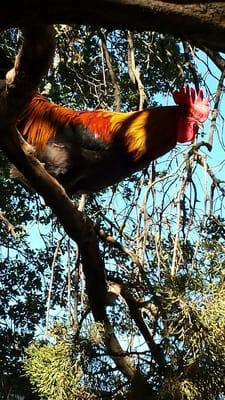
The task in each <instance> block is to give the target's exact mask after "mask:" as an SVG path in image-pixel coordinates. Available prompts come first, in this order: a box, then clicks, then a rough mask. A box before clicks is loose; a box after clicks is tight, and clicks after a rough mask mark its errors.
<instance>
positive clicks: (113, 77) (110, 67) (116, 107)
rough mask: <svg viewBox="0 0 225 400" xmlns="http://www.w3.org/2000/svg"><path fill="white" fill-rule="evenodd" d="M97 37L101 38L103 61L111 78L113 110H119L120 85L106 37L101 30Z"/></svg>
mask: <svg viewBox="0 0 225 400" xmlns="http://www.w3.org/2000/svg"><path fill="white" fill-rule="evenodd" d="M99 37H100V40H101V47H102V51H103V54H104V57H105V61H106V65H107V67H108V70H109V75H110V78H111V82H112V85H113V90H114V110H115V111H120V103H121V99H120V97H121V96H120V86H119V83H118V80H117V78H116V74H115V72H114V67H113V61H112V57H111V54H110V52H109V50H108V47H107V44H106V38H105V35H104V33H103V30H99Z"/></svg>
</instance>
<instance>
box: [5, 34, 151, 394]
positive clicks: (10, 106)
mask: <svg viewBox="0 0 225 400" xmlns="http://www.w3.org/2000/svg"><path fill="white" fill-rule="evenodd" d="M54 46H55V42H54V36H53V32H52V29H51V28H50V27H46V26H32V28H31V27H28V28H26V29H25V40H24V45H23V47H22V49H21V51H20V53H19V55H18V56H17V59H16V63H15V67H14V69H13V70H12V71H10V73H9V74H8V76H7V79H8V81H7V83H8V85H7V87H6V91H5V92H4V93H3V94H2V96H1V97H0V145H1V147H2V149H3V151H4V152H5V154H6V155H7V156H8V158H9V160H10V161H11V162H13V163H14V164H15V166H16V167H17V168H18V169H19V170H20V171H21V173H22V174H24V176H25V177H26V178H27V179H28V180H29V181H30V182H31V183H32V186H33V187H34V189H35V190H36V191H37V192H38V193H39V194H40V195H41V196H43V198H44V200H45V202H46V204H47V205H48V206H50V207H51V209H52V211H53V212H54V213H55V214H56V216H57V217H58V220H59V222H60V223H61V224H62V225H63V227H64V229H65V232H66V233H67V234H68V235H69V236H70V237H71V238H72V239H73V240H74V241H76V242H77V243H78V245H79V249H80V252H81V257H82V262H83V267H84V273H85V277H86V286H87V292H88V297H89V303H90V306H91V310H92V312H93V315H94V318H95V320H96V321H101V322H103V323H104V326H105V338H104V343H105V345H106V347H107V349H108V352H109V354H110V355H111V356H112V358H113V360H114V361H115V363H116V365H117V367H118V368H119V369H120V371H122V372H123V373H124V375H125V376H126V377H127V378H128V379H129V380H130V381H131V382H132V384H133V387H134V390H135V391H136V392H137V393H140V390H142V391H143V399H144V397H145V395H146V399H147V398H149V396H150V395H152V394H153V393H154V392H153V390H152V388H151V386H150V385H149V384H148V383H147V382H146V380H145V378H144V376H143V375H142V374H141V373H140V371H139V370H138V368H136V366H135V365H134V364H133V362H132V361H131V359H130V357H128V356H124V355H123V350H122V347H121V346H120V343H119V342H118V340H117V338H116V336H115V334H114V332H113V330H112V327H111V325H110V323H109V321H108V318H107V315H106V310H105V302H106V292H107V291H106V282H105V275H104V263H103V261H102V259H101V255H100V251H99V247H98V241H97V237H96V234H95V232H94V229H93V227H92V224H91V222H90V221H89V220H88V219H87V218H86V217H85V216H84V215H83V214H81V213H80V212H79V211H78V210H77V209H76V207H74V204H73V202H72V201H71V200H70V199H69V197H68V196H67V194H66V192H65V190H64V189H63V188H62V187H61V185H60V184H59V183H58V182H57V181H56V179H54V178H53V177H52V176H51V175H49V174H48V173H47V171H46V170H45V169H44V168H43V166H42V164H41V163H40V162H39V161H38V160H37V159H36V158H35V157H34V155H33V149H32V148H31V146H30V145H28V143H26V142H25V140H24V139H23V138H22V137H21V136H20V135H19V133H18V132H17V130H16V128H15V124H16V121H17V118H18V115H19V113H20V112H22V111H23V110H24V108H25V107H26V105H27V103H28V102H29V100H30V98H31V96H32V94H33V93H34V92H35V91H36V88H37V85H38V83H39V81H40V79H41V77H42V76H43V75H44V73H46V72H47V69H48V66H49V63H50V60H51V58H52V54H53V51H54ZM144 393H145V395H144ZM136 398H137V399H138V397H137V396H136Z"/></svg>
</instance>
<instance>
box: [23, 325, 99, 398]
mask: <svg viewBox="0 0 225 400" xmlns="http://www.w3.org/2000/svg"><path fill="white" fill-rule="evenodd" d="M54 331H55V333H54ZM52 334H53V338H54V343H50V344H44V343H42V344H40V343H33V344H32V345H31V346H30V347H29V349H28V350H27V355H28V358H27V360H26V361H25V363H24V370H25V372H26V373H27V374H28V375H29V376H30V380H31V383H32V384H33V385H34V386H35V387H36V388H37V391H38V393H39V394H40V396H41V399H49V400H53V399H54V400H72V399H74V398H76V399H87V400H89V399H90V400H91V399H94V398H95V397H94V396H92V395H91V394H90V393H88V391H87V390H86V389H84V387H83V386H82V378H83V371H82V368H81V362H80V361H79V359H80V357H81V355H80V354H79V349H78V348H76V346H75V345H74V343H73V339H72V338H71V337H70V336H69V335H68V334H67V333H66V332H65V330H64V329H63V328H60V326H57V327H55V329H54V330H53V332H52Z"/></svg>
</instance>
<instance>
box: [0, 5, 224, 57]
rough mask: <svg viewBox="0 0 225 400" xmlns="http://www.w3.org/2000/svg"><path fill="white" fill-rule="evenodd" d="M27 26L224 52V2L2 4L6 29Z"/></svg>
mask: <svg viewBox="0 0 225 400" xmlns="http://www.w3.org/2000/svg"><path fill="white" fill-rule="evenodd" d="M27 23H30V24H35V23H47V24H52V23H77V24H95V25H98V26H104V27H107V28H114V29H117V28H123V29H124V28H127V29H130V30H141V31H144V30H152V31H157V32H162V33H170V34H172V35H174V36H178V37H180V38H182V39H184V40H189V41H192V42H193V43H194V44H196V45H197V46H200V45H206V46H207V47H209V48H212V49H214V50H218V51H225V3H224V1H219V0H218V1H213V0H212V1H208V0H207V1H201V2H199V1H179V0H177V1H175V0H174V1H165V0H96V1H93V0H82V1H80V0H77V1H72V0H64V1H63V2H62V1H59V0H54V1H53V0H48V1H44V0H39V2H38V9H37V7H36V2H35V1H34V0H30V1H22V2H18V1H15V0H12V1H11V2H3V4H2V5H1V14H0V24H1V26H2V27H3V28H9V27H12V26H23V25H25V24H27Z"/></svg>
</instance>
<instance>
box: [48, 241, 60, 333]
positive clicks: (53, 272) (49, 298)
mask: <svg viewBox="0 0 225 400" xmlns="http://www.w3.org/2000/svg"><path fill="white" fill-rule="evenodd" d="M61 242H62V239H59V240H58V241H57V245H56V248H55V251H54V254H53V259H52V265H51V277H50V282H49V288H48V299H47V303H46V318H45V334H44V340H45V339H47V336H48V332H49V313H50V306H51V296H52V289H53V283H54V274H55V264H56V259H57V256H58V253H59V249H60V244H61Z"/></svg>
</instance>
